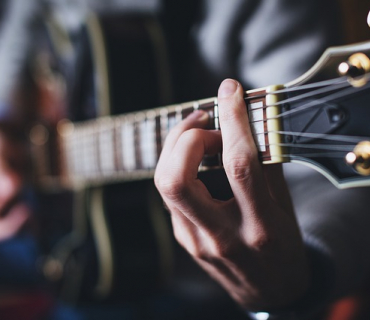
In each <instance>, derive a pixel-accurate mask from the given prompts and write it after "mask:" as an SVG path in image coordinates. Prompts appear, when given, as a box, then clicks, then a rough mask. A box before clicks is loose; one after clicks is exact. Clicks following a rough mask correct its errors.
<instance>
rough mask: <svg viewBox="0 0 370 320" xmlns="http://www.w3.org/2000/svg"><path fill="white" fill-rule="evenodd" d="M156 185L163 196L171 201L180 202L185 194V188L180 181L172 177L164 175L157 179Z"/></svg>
mask: <svg viewBox="0 0 370 320" xmlns="http://www.w3.org/2000/svg"><path fill="white" fill-rule="evenodd" d="M154 182H155V185H156V187H157V189H158V191H159V192H160V193H161V194H162V196H164V197H166V198H168V199H170V200H179V198H182V196H181V195H182V194H183V193H184V192H185V189H186V188H185V186H184V184H183V183H181V181H180V180H177V179H176V178H175V177H173V176H172V175H163V176H156V177H155V180H154Z"/></svg>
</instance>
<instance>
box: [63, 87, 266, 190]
mask: <svg viewBox="0 0 370 320" xmlns="http://www.w3.org/2000/svg"><path fill="white" fill-rule="evenodd" d="M264 93H265V92H262V91H259V92H255V93H253V94H251V95H250V96H248V98H249V99H248V100H249V101H248V112H249V117H250V120H251V124H252V125H251V127H252V132H253V134H254V136H255V140H256V145H257V148H258V150H259V151H260V152H263V153H266V151H267V150H268V142H267V141H266V137H265V136H266V135H264V134H261V133H263V132H265V131H266V128H265V121H264V119H265V118H266V115H265V108H263V106H264V104H265V98H264V97H263V96H264ZM253 95H255V96H256V98H255V99H253ZM261 95H262V97H261ZM197 109H202V110H204V111H206V112H208V114H209V117H210V123H209V128H208V129H216V130H218V129H220V126H219V121H218V104H217V98H210V99H204V100H198V101H193V102H188V103H184V104H177V105H172V106H168V107H162V108H157V109H152V110H146V111H140V112H136V113H130V114H126V115H120V116H114V117H103V118H98V119H95V120H90V121H84V122H80V123H75V124H73V125H72V124H68V125H65V126H62V130H61V138H62V139H61V154H62V156H63V157H64V161H63V163H64V167H65V168H64V170H63V172H65V175H66V176H67V178H68V179H70V180H72V181H75V182H76V181H83V182H84V183H85V182H88V183H90V184H94V183H103V182H106V181H114V180H133V179H135V180H137V179H140V178H149V177H152V176H153V173H154V169H155V167H156V164H157V161H158V158H159V155H160V152H161V150H162V147H163V144H164V141H165V139H166V136H167V134H168V132H169V131H170V130H171V129H172V128H173V127H174V126H175V125H176V124H177V123H179V122H180V121H181V120H182V119H184V118H186V117H187V116H188V115H189V114H190V113H192V112H193V111H194V110H197ZM71 126H72V127H73V129H72V130H71ZM265 156H266V155H265ZM218 159H220V158H218ZM220 165H221V162H220V160H219V161H218V163H214V162H213V163H212V166H220Z"/></svg>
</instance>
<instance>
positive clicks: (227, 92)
mask: <svg viewBox="0 0 370 320" xmlns="http://www.w3.org/2000/svg"><path fill="white" fill-rule="evenodd" d="M238 86H239V82H237V81H235V80H232V79H226V80H224V81H223V82H222V83H221V85H220V88H219V89H218V96H219V97H220V98H226V97H229V96H231V95H233V94H234V93H235V91H236V89H237V88H238Z"/></svg>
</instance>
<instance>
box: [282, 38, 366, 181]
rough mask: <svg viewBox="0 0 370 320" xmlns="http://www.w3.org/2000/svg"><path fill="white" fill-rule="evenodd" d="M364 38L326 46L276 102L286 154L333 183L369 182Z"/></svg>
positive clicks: (290, 159)
mask: <svg viewBox="0 0 370 320" xmlns="http://www.w3.org/2000/svg"><path fill="white" fill-rule="evenodd" d="M369 57H370V42H365V43H360V44H356V45H350V46H343V47H335V48H329V49H328V50H327V51H326V52H325V53H324V55H323V56H322V57H321V59H320V60H319V61H318V62H317V63H316V64H315V65H314V66H313V67H312V68H311V69H310V70H309V71H308V72H307V73H305V74H304V75H303V76H301V77H299V78H298V79H296V80H295V81H293V82H291V83H288V84H287V85H286V86H285V90H282V91H285V96H284V98H283V99H282V100H281V101H280V102H279V104H280V105H281V114H280V115H279V117H280V118H281V119H282V123H283V130H282V132H281V134H282V144H283V145H284V147H285V152H286V154H287V156H286V157H287V158H289V161H292V162H300V163H303V164H306V165H309V166H311V167H314V168H315V169H316V170H318V171H320V172H321V173H322V174H324V175H325V176H326V177H327V178H328V179H329V180H331V181H332V182H333V183H334V184H335V185H336V186H337V187H338V188H348V187H356V186H370V82H369V80H370V59H369Z"/></svg>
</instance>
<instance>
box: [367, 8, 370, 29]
mask: <svg viewBox="0 0 370 320" xmlns="http://www.w3.org/2000/svg"><path fill="white" fill-rule="evenodd" d="M367 24H368V26H369V27H370V11H369V13H368V15H367Z"/></svg>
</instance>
